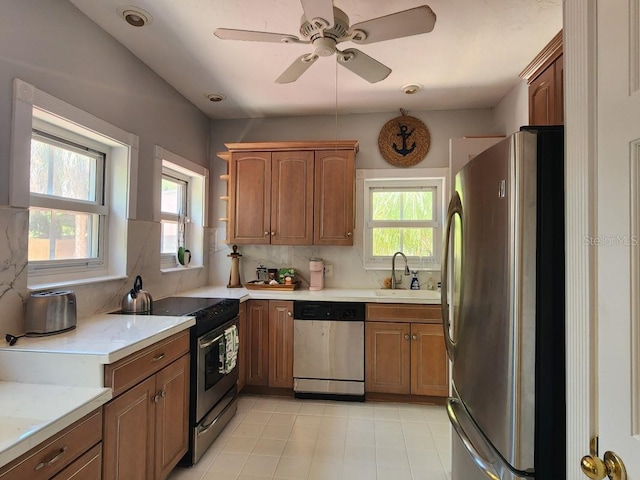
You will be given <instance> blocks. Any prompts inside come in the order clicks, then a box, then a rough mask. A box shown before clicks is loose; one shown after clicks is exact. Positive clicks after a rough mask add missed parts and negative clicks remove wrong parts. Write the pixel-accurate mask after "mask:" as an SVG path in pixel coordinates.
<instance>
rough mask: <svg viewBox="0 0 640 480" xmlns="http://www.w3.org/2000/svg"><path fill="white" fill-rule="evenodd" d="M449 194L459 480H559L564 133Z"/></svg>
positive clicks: (552, 133)
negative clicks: (490, 479)
mask: <svg viewBox="0 0 640 480" xmlns="http://www.w3.org/2000/svg"><path fill="white" fill-rule="evenodd" d="M453 190H454V191H453V195H452V199H451V203H450V204H449V209H448V214H447V227H446V229H445V249H444V254H443V257H444V258H443V262H442V264H443V272H442V280H443V288H442V305H443V327H444V330H445V341H446V344H447V352H448V355H449V358H450V361H451V371H452V392H451V397H449V398H448V400H447V412H448V415H449V419H450V421H451V424H452V425H453V450H452V462H453V465H452V479H453V480H475V479H478V480H480V479H486V478H492V479H517V478H535V479H537V480H547V479H549V480H551V479H553V480H558V479H562V478H564V476H565V359H564V351H565V350H564V345H565V336H564V241H565V240H564V131H563V128H562V127H523V128H522V130H521V131H520V132H517V133H515V134H514V135H512V136H511V137H508V138H506V139H505V140H503V141H501V142H500V143H498V144H496V145H494V146H493V147H490V148H489V149H487V150H485V151H484V152H483V153H481V154H480V155H478V156H477V157H475V158H474V159H473V160H471V161H470V162H469V163H468V164H467V165H465V166H464V167H463V169H462V170H461V171H460V172H459V173H458V174H457V175H456V177H455V184H454V185H453Z"/></svg>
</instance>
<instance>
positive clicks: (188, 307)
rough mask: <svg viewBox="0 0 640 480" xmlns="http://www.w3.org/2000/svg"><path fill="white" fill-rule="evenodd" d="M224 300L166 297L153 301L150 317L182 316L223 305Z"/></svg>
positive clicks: (225, 300)
mask: <svg viewBox="0 0 640 480" xmlns="http://www.w3.org/2000/svg"><path fill="white" fill-rule="evenodd" d="M227 301H228V300H227V299H225V298H205V297H166V298H161V299H160V300H154V301H153V304H152V308H151V313H150V315H168V316H179V317H181V316H184V315H189V314H193V313H196V312H199V311H200V310H204V309H206V308H210V307H213V306H215V305H219V304H221V303H225V302H227Z"/></svg>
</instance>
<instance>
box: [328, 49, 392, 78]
mask: <svg viewBox="0 0 640 480" xmlns="http://www.w3.org/2000/svg"><path fill="white" fill-rule="evenodd" d="M337 58H338V63H340V65H342V66H343V67H345V68H347V69H348V70H351V71H352V72H353V73H355V74H356V75H360V76H361V77H362V78H364V79H365V80H366V81H367V82H369V83H376V82H379V81H380V80H384V79H385V78H387V77H388V76H389V74H390V73H391V69H390V68H389V67H387V66H386V65H384V64H382V63H380V62H379V61H377V60H376V59H374V58H371V57H370V56H369V55H366V54H364V53H362V52H361V51H360V50H356V49H355V48H347V49H346V50H343V51H342V52H337Z"/></svg>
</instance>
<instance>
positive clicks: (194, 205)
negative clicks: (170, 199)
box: [153, 145, 209, 272]
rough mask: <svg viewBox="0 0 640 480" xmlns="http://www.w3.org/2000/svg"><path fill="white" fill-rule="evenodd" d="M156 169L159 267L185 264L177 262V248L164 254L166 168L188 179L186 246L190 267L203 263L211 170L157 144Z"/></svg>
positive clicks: (168, 267)
mask: <svg viewBox="0 0 640 480" xmlns="http://www.w3.org/2000/svg"><path fill="white" fill-rule="evenodd" d="M155 160H156V163H155V164H156V168H154V172H155V174H154V175H156V176H155V181H154V186H155V187H154V188H155V192H156V193H155V195H154V210H153V211H154V214H153V219H154V222H158V226H159V228H158V251H159V252H160V270H161V271H162V272H170V271H173V270H175V269H184V268H185V267H184V266H182V265H180V264H179V263H178V259H177V253H178V252H177V251H176V252H174V253H171V254H169V253H162V225H161V223H162V217H163V213H162V178H163V176H164V172H165V171H171V172H172V173H173V176H179V177H180V178H182V179H184V180H185V181H187V182H188V190H187V212H186V215H185V221H186V224H185V248H186V249H188V250H189V251H190V252H191V263H190V264H189V265H188V266H189V268H200V267H203V266H204V229H205V227H206V226H207V205H208V192H209V169H208V168H206V167H203V166H202V165H199V164H197V163H195V162H192V161H190V160H187V159H186V158H184V157H181V156H180V155H177V154H175V153H173V152H170V151H169V150H167V149H165V148H163V147H161V146H159V145H156V147H155Z"/></svg>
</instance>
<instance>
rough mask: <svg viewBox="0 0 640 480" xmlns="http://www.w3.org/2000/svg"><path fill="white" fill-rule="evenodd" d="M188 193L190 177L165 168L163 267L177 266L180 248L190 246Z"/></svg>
mask: <svg viewBox="0 0 640 480" xmlns="http://www.w3.org/2000/svg"><path fill="white" fill-rule="evenodd" d="M188 193H189V181H188V177H186V176H185V175H181V174H180V173H178V172H176V171H175V170H171V169H170V168H167V167H165V168H163V171H162V197H161V200H160V215H161V220H160V224H161V225H160V229H161V237H162V241H161V243H160V252H161V254H162V257H163V261H162V264H163V265H165V264H169V265H175V255H176V252H177V251H178V247H186V246H187V245H188V242H187V223H188V221H189V217H187V212H188V211H189V210H188V203H187V198H188ZM164 257H168V258H164Z"/></svg>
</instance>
